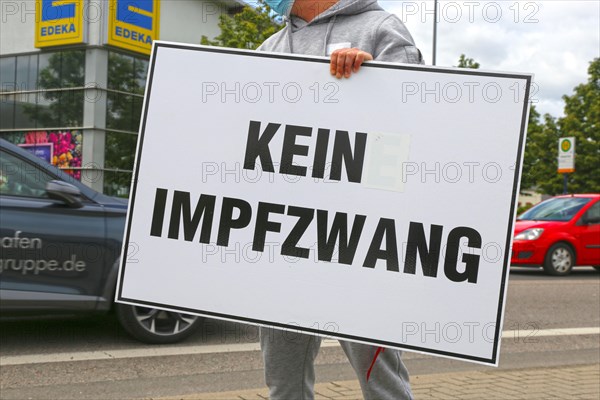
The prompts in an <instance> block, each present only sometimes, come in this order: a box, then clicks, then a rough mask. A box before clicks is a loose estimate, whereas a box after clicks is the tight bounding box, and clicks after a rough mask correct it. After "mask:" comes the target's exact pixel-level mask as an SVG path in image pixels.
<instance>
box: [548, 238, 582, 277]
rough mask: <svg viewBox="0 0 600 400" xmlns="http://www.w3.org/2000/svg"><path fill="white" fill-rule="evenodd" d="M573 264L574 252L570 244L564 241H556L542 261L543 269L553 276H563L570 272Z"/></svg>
mask: <svg viewBox="0 0 600 400" xmlns="http://www.w3.org/2000/svg"><path fill="white" fill-rule="evenodd" d="M573 265H575V253H574V252H573V249H572V248H571V246H569V245H568V244H566V243H556V244H555V245H553V246H552V247H550V250H548V253H546V259H545V261H544V271H546V273H547V274H550V275H555V276H565V275H568V274H570V273H571V270H572V269H573Z"/></svg>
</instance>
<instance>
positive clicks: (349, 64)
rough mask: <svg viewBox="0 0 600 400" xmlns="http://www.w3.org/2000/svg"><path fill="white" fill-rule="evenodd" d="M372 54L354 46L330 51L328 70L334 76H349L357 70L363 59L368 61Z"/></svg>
mask: <svg viewBox="0 0 600 400" xmlns="http://www.w3.org/2000/svg"><path fill="white" fill-rule="evenodd" d="M372 59H373V56H372V55H371V54H369V53H367V52H366V51H362V50H360V49H357V48H355V47H353V48H350V49H338V50H335V51H334V52H333V53H331V63H330V64H329V71H330V72H331V75H335V77H336V78H338V79H341V78H342V77H345V78H350V75H351V74H352V73H353V72H354V73H356V72H358V70H359V69H360V66H361V65H362V63H363V61H370V60H372Z"/></svg>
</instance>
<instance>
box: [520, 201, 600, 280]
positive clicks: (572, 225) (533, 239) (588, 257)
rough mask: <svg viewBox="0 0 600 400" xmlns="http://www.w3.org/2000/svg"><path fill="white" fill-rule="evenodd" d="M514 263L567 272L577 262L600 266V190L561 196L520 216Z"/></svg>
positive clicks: (552, 272) (557, 272)
mask: <svg viewBox="0 0 600 400" xmlns="http://www.w3.org/2000/svg"><path fill="white" fill-rule="evenodd" d="M511 264H512V265H516V266H539V265H542V266H543V267H544V270H545V271H546V272H547V273H548V274H551V275H567V274H568V273H570V272H571V269H572V268H573V267H574V266H577V265H591V266H593V267H594V268H596V270H600V194H574V195H564V196H557V197H553V198H551V199H548V200H546V201H543V202H541V203H539V204H537V205H536V206H535V207H533V208H531V209H529V210H528V211H526V212H525V213H523V214H521V215H520V216H519V217H518V218H517V222H516V224H515V237H514V240H513V248H512V258H511Z"/></svg>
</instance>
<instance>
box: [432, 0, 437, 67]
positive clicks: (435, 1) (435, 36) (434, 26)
mask: <svg viewBox="0 0 600 400" xmlns="http://www.w3.org/2000/svg"><path fill="white" fill-rule="evenodd" d="M437 9H438V0H434V1H433V61H432V63H431V64H432V65H435V63H436V53H437V15H438V12H437Z"/></svg>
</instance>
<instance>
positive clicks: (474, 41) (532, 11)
mask: <svg viewBox="0 0 600 400" xmlns="http://www.w3.org/2000/svg"><path fill="white" fill-rule="evenodd" d="M379 4H380V5H381V6H382V7H383V8H385V9H386V10H387V11H389V12H391V13H394V14H396V15H398V17H400V19H401V20H402V21H404V23H405V24H406V26H407V27H408V29H409V31H410V32H411V34H412V36H413V38H414V40H415V42H416V44H417V47H419V49H420V50H421V52H422V53H423V56H424V57H425V62H426V64H427V65H431V63H432V58H433V57H432V52H433V22H434V18H433V9H434V1H433V0H414V1H400V0H379ZM438 14H439V19H438V26H437V62H436V65H438V66H445V67H446V66H456V65H457V64H458V59H459V57H460V55H461V54H465V55H466V56H467V57H468V58H473V59H474V60H475V61H477V62H478V63H480V64H481V67H480V69H485V70H491V71H503V72H521V73H533V74H534V75H535V78H534V82H535V88H534V89H532V90H533V91H535V92H536V93H534V94H533V96H532V101H533V102H535V104H536V108H537V109H538V111H539V112H540V113H541V114H545V113H548V114H550V115H552V116H554V117H560V116H562V115H563V108H564V101H563V100H562V96H563V95H565V94H566V95H571V94H572V93H573V88H574V87H575V86H577V85H578V84H580V83H584V82H587V79H588V74H587V70H588V66H589V63H590V62H591V61H592V60H593V59H594V58H597V57H600V1H598V0H568V1H559V0H541V1H516V0H500V1H468V0H467V1H450V0H440V1H439V2H438Z"/></svg>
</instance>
